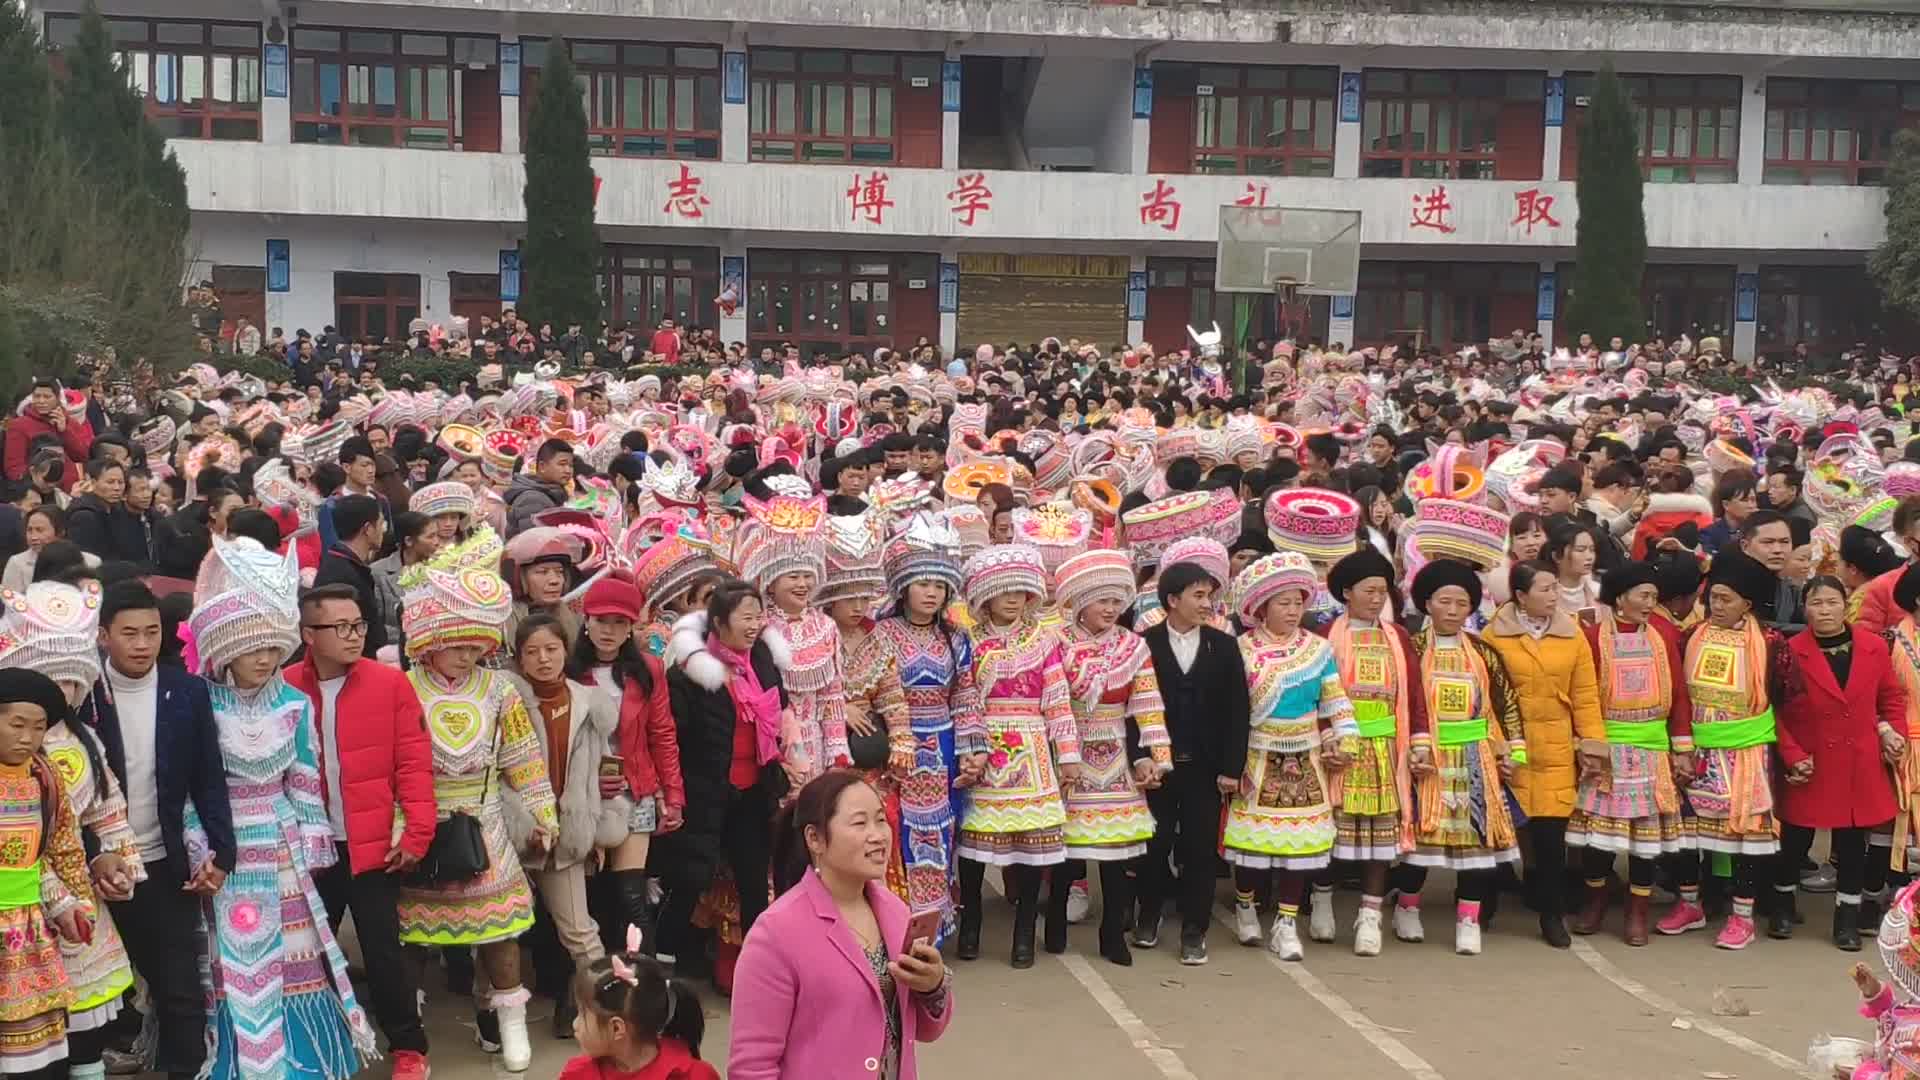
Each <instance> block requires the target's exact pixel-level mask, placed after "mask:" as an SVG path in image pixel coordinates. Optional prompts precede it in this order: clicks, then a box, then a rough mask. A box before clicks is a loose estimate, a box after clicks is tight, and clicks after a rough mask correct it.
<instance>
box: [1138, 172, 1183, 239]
mask: <svg viewBox="0 0 1920 1080" xmlns="http://www.w3.org/2000/svg"><path fill="white" fill-rule="evenodd" d="M1173 196H1174V188H1173V185H1172V184H1169V183H1167V182H1166V181H1165V180H1155V181H1154V182H1153V190H1152V191H1148V192H1143V193H1142V194H1141V196H1140V224H1142V225H1158V226H1160V227H1161V228H1163V229H1165V230H1167V231H1168V232H1172V231H1174V230H1175V229H1178V228H1179V227H1180V202H1179V200H1178V199H1175V198H1174V197H1173Z"/></svg>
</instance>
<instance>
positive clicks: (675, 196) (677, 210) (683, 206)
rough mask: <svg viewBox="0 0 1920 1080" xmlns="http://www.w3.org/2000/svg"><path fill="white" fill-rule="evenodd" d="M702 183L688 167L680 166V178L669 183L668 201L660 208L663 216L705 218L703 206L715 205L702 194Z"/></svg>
mask: <svg viewBox="0 0 1920 1080" xmlns="http://www.w3.org/2000/svg"><path fill="white" fill-rule="evenodd" d="M701 183H702V181H701V179H700V178H699V177H697V176H695V175H693V170H692V169H689V168H688V167H687V166H686V165H684V164H683V165H681V166H680V178H679V179H678V180H669V181H667V201H666V203H665V204H664V205H662V206H661V207H660V212H661V213H663V214H678V215H680V216H681V217H683V218H696V219H697V218H703V217H706V216H707V215H706V212H705V211H704V210H702V209H701V207H703V206H711V205H713V200H712V199H709V198H707V197H706V196H705V195H702V194H700V185H701Z"/></svg>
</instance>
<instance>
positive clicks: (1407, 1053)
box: [1214, 905, 1446, 1080]
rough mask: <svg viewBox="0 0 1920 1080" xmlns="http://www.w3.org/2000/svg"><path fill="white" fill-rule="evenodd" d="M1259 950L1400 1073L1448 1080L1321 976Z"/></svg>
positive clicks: (1222, 910)
mask: <svg viewBox="0 0 1920 1080" xmlns="http://www.w3.org/2000/svg"><path fill="white" fill-rule="evenodd" d="M1214 910H1215V911H1216V912H1218V913H1219V914H1222V915H1224V914H1226V913H1227V909H1226V907H1225V906H1224V905H1216V907H1215V909H1214ZM1214 922H1215V923H1217V924H1219V926H1220V927H1221V929H1223V930H1228V931H1231V930H1232V927H1231V926H1229V925H1228V924H1227V923H1226V922H1225V921H1224V920H1222V919H1219V918H1216V919H1214ZM1228 940H1232V935H1231V933H1229V935H1228ZM1234 946H1235V947H1236V948H1240V947H1242V946H1240V944H1239V942H1237V941H1236V942H1234ZM1259 948H1260V953H1261V955H1262V956H1264V957H1265V958H1266V961H1267V963H1269V964H1272V965H1273V966H1274V967H1275V968H1277V969H1278V970H1279V972H1280V974H1282V975H1285V976H1286V977H1287V978H1289V979H1292V980H1293V984H1294V985H1295V986H1298V987H1299V988H1300V989H1302V990H1304V991H1306V993H1307V996H1308V997H1311V998H1312V999H1313V1000H1315V1001H1317V1002H1319V1003H1320V1004H1321V1005H1322V1006H1323V1007H1324V1008H1325V1009H1326V1010H1327V1011H1328V1012H1330V1013H1332V1014H1333V1015H1335V1016H1337V1017H1339V1018H1340V1021H1341V1022H1342V1023H1344V1024H1346V1025H1347V1026H1348V1027H1350V1028H1352V1029H1353V1030H1354V1033H1355V1034H1357V1035H1359V1036H1360V1037H1361V1038H1363V1039H1365V1040H1367V1042H1368V1043H1369V1044H1371V1045H1372V1046H1373V1048H1374V1049H1375V1050H1378V1051H1380V1053H1381V1054H1382V1055H1383V1056H1385V1057H1386V1059H1387V1060H1388V1061H1391V1062H1393V1063H1394V1064H1395V1065H1398V1066H1400V1069H1401V1071H1402V1072H1405V1073H1406V1074H1407V1075H1408V1076H1410V1077H1412V1078H1413V1080H1446V1077H1445V1076H1442V1075H1441V1073H1440V1070H1438V1069H1436V1068H1434V1067H1433V1065H1432V1064H1430V1063H1429V1062H1428V1061H1427V1059H1426V1058H1423V1057H1421V1056H1420V1055H1419V1054H1416V1053H1414V1052H1413V1050H1412V1049H1411V1048H1410V1047H1408V1046H1407V1044H1406V1043H1403V1042H1401V1041H1400V1040H1399V1039H1396V1038H1394V1037H1393V1034H1392V1033H1391V1032H1389V1031H1387V1030H1386V1029H1385V1028H1383V1027H1381V1026H1380V1025H1379V1024H1376V1023H1374V1022H1373V1020H1372V1019H1370V1018H1369V1017H1368V1016H1367V1014H1366V1013H1363V1012H1361V1011H1360V1010H1359V1009H1358V1008H1356V1007H1355V1006H1354V1004H1353V1002H1351V1001H1348V1000H1347V999H1346V998H1344V997H1341V996H1340V995H1339V994H1338V993H1337V992H1335V991H1334V989H1333V988H1332V987H1330V986H1328V985H1327V984H1326V983H1324V982H1321V981H1320V978H1319V976H1317V975H1315V974H1314V973H1313V972H1311V971H1308V970H1307V967H1306V965H1305V964H1303V963H1300V962H1297V961H1287V960H1282V959H1280V958H1279V957H1277V956H1275V955H1273V954H1272V953H1270V952H1268V951H1267V949H1266V946H1265V945H1264V944H1263V945H1261V946H1260V947H1259Z"/></svg>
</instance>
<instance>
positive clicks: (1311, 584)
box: [1232, 551, 1320, 625]
mask: <svg viewBox="0 0 1920 1080" xmlns="http://www.w3.org/2000/svg"><path fill="white" fill-rule="evenodd" d="M1319 586H1320V579H1319V578H1317V577H1315V576H1314V572H1313V563H1312V562H1311V561H1310V560H1308V558H1307V557H1306V556H1305V555H1302V554H1301V553H1300V552H1298V551H1279V552H1275V553H1274V554H1272V555H1262V556H1261V557H1260V558H1258V559H1255V560H1254V561H1253V562H1251V563H1249V564H1247V567H1246V569H1244V570H1242V571H1240V576H1238V577H1236V578H1234V579H1233V591H1232V600H1233V610H1234V611H1235V612H1237V613H1239V615H1240V618H1241V620H1242V621H1244V622H1246V623H1247V624H1249V625H1252V624H1254V623H1257V622H1259V621H1260V609H1261V608H1263V607H1265V606H1266V603H1267V601H1269V600H1271V599H1273V598H1274V597H1276V596H1278V595H1280V594H1281V593H1283V592H1285V591H1287V590H1288V589H1299V590H1300V591H1301V592H1304V593H1306V594H1307V596H1309V597H1311V596H1312V595H1313V592H1314V590H1315V589H1317V588H1319Z"/></svg>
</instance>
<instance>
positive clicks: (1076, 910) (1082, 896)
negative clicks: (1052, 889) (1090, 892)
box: [1067, 881, 1093, 925]
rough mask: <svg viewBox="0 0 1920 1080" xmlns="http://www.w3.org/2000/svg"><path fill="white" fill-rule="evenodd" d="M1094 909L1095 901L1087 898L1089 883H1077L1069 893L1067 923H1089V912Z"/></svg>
mask: <svg viewBox="0 0 1920 1080" xmlns="http://www.w3.org/2000/svg"><path fill="white" fill-rule="evenodd" d="M1092 907H1093V901H1092V900H1090V899H1088V897H1087V883H1086V882H1084V881H1076V882H1074V883H1073V888H1072V889H1069V890H1068V891H1067V923H1068V925H1073V924H1076V923H1083V922H1086V921H1087V912H1088V911H1089V910H1091V909H1092Z"/></svg>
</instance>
